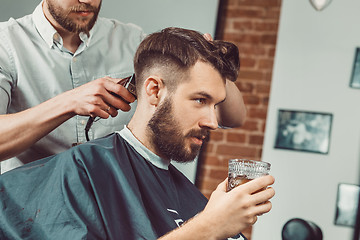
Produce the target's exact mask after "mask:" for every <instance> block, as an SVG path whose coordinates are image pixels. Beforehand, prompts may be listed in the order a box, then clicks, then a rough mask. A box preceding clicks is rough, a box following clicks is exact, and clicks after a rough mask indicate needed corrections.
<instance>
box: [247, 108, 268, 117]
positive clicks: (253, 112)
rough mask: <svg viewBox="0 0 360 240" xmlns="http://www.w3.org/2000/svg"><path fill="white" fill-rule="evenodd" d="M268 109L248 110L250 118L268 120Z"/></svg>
mask: <svg viewBox="0 0 360 240" xmlns="http://www.w3.org/2000/svg"><path fill="white" fill-rule="evenodd" d="M266 115H267V109H265V108H251V109H249V110H248V116H249V117H251V118H260V119H266Z"/></svg>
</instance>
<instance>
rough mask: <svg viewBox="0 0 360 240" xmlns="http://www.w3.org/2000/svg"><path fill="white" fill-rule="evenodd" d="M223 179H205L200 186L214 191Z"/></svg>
mask: <svg viewBox="0 0 360 240" xmlns="http://www.w3.org/2000/svg"><path fill="white" fill-rule="evenodd" d="M220 182H221V181H219V180H204V181H202V182H201V183H200V186H199V188H200V189H203V190H207V191H210V192H213V191H214V190H215V189H216V188H217V186H218V185H219V183H220Z"/></svg>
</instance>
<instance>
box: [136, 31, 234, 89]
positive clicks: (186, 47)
mask: <svg viewBox="0 0 360 240" xmlns="http://www.w3.org/2000/svg"><path fill="white" fill-rule="evenodd" d="M198 61H202V62H205V63H209V64H210V65H211V66H213V67H214V69H216V70H217V71H218V72H219V73H220V75H221V76H222V78H223V79H224V81H225V79H228V80H230V81H233V82H234V81H236V79H237V76H238V73H239V68H240V58H239V50H238V48H237V47H236V46H235V45H234V44H232V43H230V42H225V41H220V40H215V41H207V40H206V39H205V38H204V36H203V35H202V34H201V33H199V32H197V31H193V30H188V29H183V28H175V27H171V28H165V29H163V30H161V31H160V32H155V33H153V34H150V35H148V36H147V37H146V38H145V39H144V40H143V41H142V42H141V44H140V45H139V47H138V49H137V51H136V54H135V57H134V68H135V75H136V88H137V89H141V86H142V84H143V82H144V81H145V79H146V78H147V77H149V75H150V74H152V73H154V72H157V73H161V75H162V76H161V77H162V78H164V79H163V80H164V84H165V85H166V87H167V88H168V89H169V91H174V90H175V89H176V86H177V85H178V84H179V83H180V82H184V81H186V80H187V76H188V74H189V70H190V69H191V67H193V66H194V65H195V63H197V62H198ZM137 94H139V92H138V93H137Z"/></svg>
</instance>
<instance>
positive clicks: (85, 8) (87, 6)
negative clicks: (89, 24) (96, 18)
mask: <svg viewBox="0 0 360 240" xmlns="http://www.w3.org/2000/svg"><path fill="white" fill-rule="evenodd" d="M97 10H98V8H97V7H94V6H91V5H90V4H87V3H81V4H78V5H76V6H72V7H71V8H70V9H69V12H96V11H97Z"/></svg>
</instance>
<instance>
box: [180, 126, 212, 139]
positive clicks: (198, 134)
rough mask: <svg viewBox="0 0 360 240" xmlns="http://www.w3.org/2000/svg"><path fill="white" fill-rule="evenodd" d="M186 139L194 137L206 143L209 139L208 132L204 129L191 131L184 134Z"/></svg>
mask: <svg viewBox="0 0 360 240" xmlns="http://www.w3.org/2000/svg"><path fill="white" fill-rule="evenodd" d="M186 137H196V138H199V139H203V141H204V142H207V141H209V139H210V130H209V129H205V128H202V129H200V130H195V129H193V130H190V131H189V132H188V133H187V134H186Z"/></svg>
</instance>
